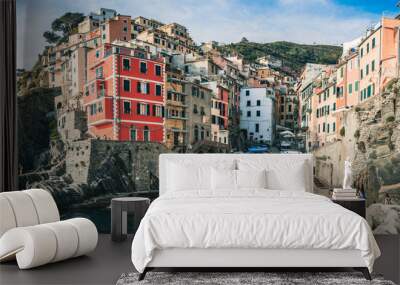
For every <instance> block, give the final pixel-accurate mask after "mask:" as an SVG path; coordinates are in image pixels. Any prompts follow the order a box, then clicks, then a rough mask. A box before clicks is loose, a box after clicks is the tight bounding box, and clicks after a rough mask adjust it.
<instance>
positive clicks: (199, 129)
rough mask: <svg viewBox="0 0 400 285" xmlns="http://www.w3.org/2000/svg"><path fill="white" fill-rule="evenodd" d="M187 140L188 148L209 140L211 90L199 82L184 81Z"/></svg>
mask: <svg viewBox="0 0 400 285" xmlns="http://www.w3.org/2000/svg"><path fill="white" fill-rule="evenodd" d="M184 90H185V93H186V94H187V97H186V102H187V105H188V106H189V107H188V108H187V121H186V122H187V123H186V126H187V129H188V132H187V142H188V147H189V149H190V148H191V147H192V146H193V145H195V144H196V143H201V142H202V141H211V100H212V91H211V90H210V89H209V88H207V87H206V86H203V85H201V84H200V83H199V82H195V81H186V83H185V87H184Z"/></svg>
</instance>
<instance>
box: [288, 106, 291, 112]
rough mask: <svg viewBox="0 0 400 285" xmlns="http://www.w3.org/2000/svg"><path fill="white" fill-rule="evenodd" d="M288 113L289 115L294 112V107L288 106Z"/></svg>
mask: <svg viewBox="0 0 400 285" xmlns="http://www.w3.org/2000/svg"><path fill="white" fill-rule="evenodd" d="M288 112H289V113H290V112H292V105H289V106H288Z"/></svg>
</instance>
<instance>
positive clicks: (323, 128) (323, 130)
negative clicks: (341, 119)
mask: <svg viewBox="0 0 400 285" xmlns="http://www.w3.org/2000/svg"><path fill="white" fill-rule="evenodd" d="M322 132H323V133H324V132H325V123H323V124H322Z"/></svg>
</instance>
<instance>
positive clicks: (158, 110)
mask: <svg viewBox="0 0 400 285" xmlns="http://www.w3.org/2000/svg"><path fill="white" fill-rule="evenodd" d="M177 115H178V114H177ZM153 116H155V117H162V106H158V105H154V106H153Z"/></svg>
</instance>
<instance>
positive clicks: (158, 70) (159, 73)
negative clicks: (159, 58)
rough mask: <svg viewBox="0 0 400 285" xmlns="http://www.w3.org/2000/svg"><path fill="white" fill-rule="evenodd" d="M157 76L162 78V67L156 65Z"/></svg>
mask: <svg viewBox="0 0 400 285" xmlns="http://www.w3.org/2000/svg"><path fill="white" fill-rule="evenodd" d="M156 76H161V66H159V65H156Z"/></svg>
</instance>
